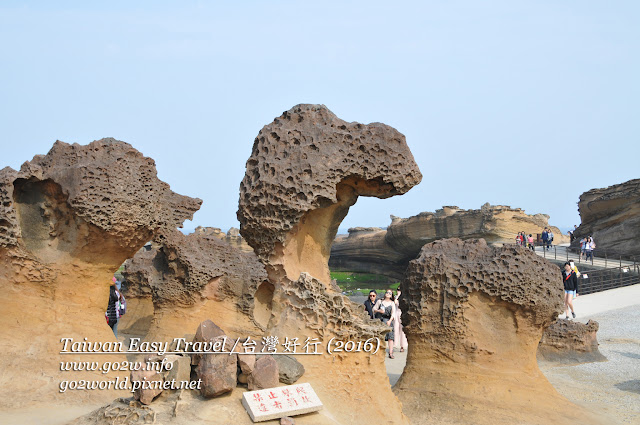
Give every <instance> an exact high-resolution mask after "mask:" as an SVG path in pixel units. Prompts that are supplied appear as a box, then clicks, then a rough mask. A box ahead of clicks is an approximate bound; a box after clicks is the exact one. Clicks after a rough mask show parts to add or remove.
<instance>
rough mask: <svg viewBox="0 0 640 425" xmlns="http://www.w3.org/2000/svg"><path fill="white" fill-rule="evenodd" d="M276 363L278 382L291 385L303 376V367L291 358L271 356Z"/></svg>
mask: <svg viewBox="0 0 640 425" xmlns="http://www.w3.org/2000/svg"><path fill="white" fill-rule="evenodd" d="M273 357H274V359H275V360H276V363H278V372H279V379H280V382H282V383H283V384H287V385H291V384H295V382H296V381H297V380H298V379H300V377H301V376H302V375H303V374H304V366H302V364H301V363H300V362H299V361H297V360H296V359H295V358H294V357H292V356H273Z"/></svg>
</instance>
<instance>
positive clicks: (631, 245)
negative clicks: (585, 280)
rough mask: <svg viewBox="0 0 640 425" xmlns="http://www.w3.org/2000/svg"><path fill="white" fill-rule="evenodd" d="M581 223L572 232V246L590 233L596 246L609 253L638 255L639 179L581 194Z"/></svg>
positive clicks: (576, 245) (639, 218)
mask: <svg viewBox="0 0 640 425" xmlns="http://www.w3.org/2000/svg"><path fill="white" fill-rule="evenodd" d="M578 211H579V212H580V221H581V223H580V226H579V227H578V228H577V229H576V231H575V232H574V235H575V237H576V238H575V240H574V242H573V244H572V246H573V247H578V248H579V247H580V239H582V238H583V237H585V236H593V239H594V241H595V242H596V249H598V250H599V252H601V253H603V252H605V250H606V252H607V253H608V255H612V254H613V255H620V254H621V255H625V256H634V255H640V244H638V238H640V179H634V180H629V181H627V182H624V183H621V184H616V185H613V186H609V187H606V188H604V189H591V190H590V191H588V192H585V193H583V194H582V195H580V201H579V202H578Z"/></svg>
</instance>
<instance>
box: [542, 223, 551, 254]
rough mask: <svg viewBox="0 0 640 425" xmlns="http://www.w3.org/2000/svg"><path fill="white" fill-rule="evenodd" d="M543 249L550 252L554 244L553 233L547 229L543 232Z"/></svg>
mask: <svg viewBox="0 0 640 425" xmlns="http://www.w3.org/2000/svg"><path fill="white" fill-rule="evenodd" d="M541 237H542V249H545V248H546V249H547V251H548V250H550V249H551V245H552V244H553V232H552V231H551V229H547V228H546V227H545V228H544V230H543V231H542V235H541Z"/></svg>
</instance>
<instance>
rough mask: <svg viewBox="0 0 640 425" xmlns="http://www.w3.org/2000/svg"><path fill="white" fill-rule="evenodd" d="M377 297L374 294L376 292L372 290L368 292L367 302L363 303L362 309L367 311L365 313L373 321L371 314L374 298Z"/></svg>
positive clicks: (374, 302)
mask: <svg viewBox="0 0 640 425" xmlns="http://www.w3.org/2000/svg"><path fill="white" fill-rule="evenodd" d="M377 296H378V294H377V293H376V291H374V290H373V289H372V290H371V291H369V298H367V300H366V301H365V302H364V308H365V309H366V310H367V313H369V316H370V317H371V318H372V319H374V318H375V317H374V314H373V306H374V305H375V304H376V297H377Z"/></svg>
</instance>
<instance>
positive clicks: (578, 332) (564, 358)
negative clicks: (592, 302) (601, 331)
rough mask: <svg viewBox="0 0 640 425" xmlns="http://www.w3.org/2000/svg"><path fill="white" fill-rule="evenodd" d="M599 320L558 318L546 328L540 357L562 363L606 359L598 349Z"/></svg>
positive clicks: (539, 350)
mask: <svg viewBox="0 0 640 425" xmlns="http://www.w3.org/2000/svg"><path fill="white" fill-rule="evenodd" d="M599 327H600V326H599V325H598V322H596V321H595V320H589V321H588V322H587V323H586V324H585V323H580V322H577V321H575V320H573V321H572V320H566V319H558V320H557V321H556V322H555V323H554V324H552V325H551V326H549V327H548V328H546V329H545V330H544V334H542V339H541V340H540V344H539V345H538V359H541V360H545V361H548V362H554V363H561V364H577V363H586V362H597V361H606V360H607V359H606V357H605V356H603V355H602V354H601V353H600V350H598V337H597V335H596V334H597V332H598V328H599Z"/></svg>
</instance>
